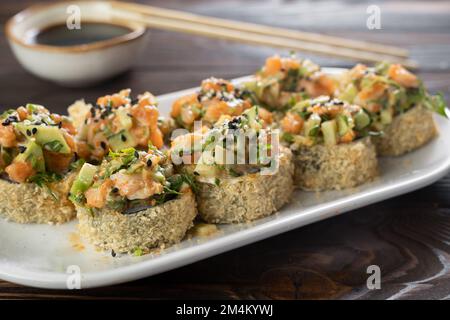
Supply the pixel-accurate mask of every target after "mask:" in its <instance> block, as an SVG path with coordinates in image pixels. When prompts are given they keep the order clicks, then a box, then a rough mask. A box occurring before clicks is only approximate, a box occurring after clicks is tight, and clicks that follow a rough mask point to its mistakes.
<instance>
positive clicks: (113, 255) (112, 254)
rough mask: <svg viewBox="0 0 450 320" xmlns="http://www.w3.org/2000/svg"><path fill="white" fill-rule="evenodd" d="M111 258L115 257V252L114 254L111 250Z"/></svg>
mask: <svg viewBox="0 0 450 320" xmlns="http://www.w3.org/2000/svg"><path fill="white" fill-rule="evenodd" d="M111 256H112V257H113V258H115V257H116V252H115V251H114V250H111Z"/></svg>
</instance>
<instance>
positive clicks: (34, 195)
mask: <svg viewBox="0 0 450 320" xmlns="http://www.w3.org/2000/svg"><path fill="white" fill-rule="evenodd" d="M74 177H75V175H73V174H72V175H70V176H67V177H65V178H64V180H62V181H60V182H56V183H52V184H51V185H50V186H49V187H50V188H51V190H52V191H53V193H54V195H55V196H56V197H57V199H55V198H54V197H53V196H52V195H51V194H50V192H48V191H47V190H46V189H44V188H41V187H39V186H38V185H36V184H35V183H13V182H10V181H7V180H0V203H1V207H0V215H1V216H3V217H5V218H6V219H8V220H11V221H14V222H17V223H48V224H61V223H64V222H67V221H70V220H72V219H73V218H75V216H76V211H75V207H74V206H73V204H72V203H71V202H70V201H69V200H68V198H67V196H68V193H69V190H70V185H71V183H72V181H73V179H74Z"/></svg>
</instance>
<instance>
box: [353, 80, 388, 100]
mask: <svg viewBox="0 0 450 320" xmlns="http://www.w3.org/2000/svg"><path fill="white" fill-rule="evenodd" d="M386 89H387V86H386V84H384V83H382V82H375V83H374V84H373V85H372V86H370V87H367V88H364V89H362V90H361V91H360V92H359V93H358V98H359V99H360V100H361V101H367V100H376V99H378V98H380V97H381V96H382V95H383V94H384V92H385V90H386Z"/></svg>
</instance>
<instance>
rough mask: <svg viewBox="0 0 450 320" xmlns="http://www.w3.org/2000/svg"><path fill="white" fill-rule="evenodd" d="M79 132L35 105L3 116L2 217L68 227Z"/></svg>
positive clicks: (0, 128) (0, 155)
mask: <svg viewBox="0 0 450 320" xmlns="http://www.w3.org/2000/svg"><path fill="white" fill-rule="evenodd" d="M75 133H76V131H75V128H74V127H73V125H72V123H71V122H70V121H69V119H68V118H67V117H63V116H60V115H58V114H52V113H50V112H49V111H48V110H47V109H46V108H44V107H43V106H40V105H36V104H27V105H26V106H25V107H19V108H17V109H11V110H7V111H5V112H4V113H3V114H2V115H1V116H0V172H1V178H0V215H1V216H3V217H6V218H7V219H10V220H12V221H15V222H18V223H50V224H54V223H63V222H66V221H69V220H71V219H72V218H74V217H75V208H74V207H73V205H72V203H71V202H70V201H69V200H68V199H67V195H68V192H69V189H70V185H71V182H72V180H73V177H74V174H73V173H72V172H74V171H75V170H76V169H77V165H78V164H79V162H78V161H76V159H77V156H76V152H77V145H76V142H75V140H74V135H75Z"/></svg>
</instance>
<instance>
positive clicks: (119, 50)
mask: <svg viewBox="0 0 450 320" xmlns="http://www.w3.org/2000/svg"><path fill="white" fill-rule="evenodd" d="M71 5H76V6H78V8H79V9H80V13H81V20H80V21H81V27H83V22H86V21H88V22H103V23H112V24H115V25H120V26H124V27H126V28H128V29H130V33H127V34H125V35H122V36H118V37H115V38H111V39H108V40H103V41H97V42H91V43H88V44H83V45H74V46H65V47H63V46H49V45H42V44H36V43H33V42H31V41H30V39H31V38H30V37H31V35H32V34H35V33H36V30H42V29H45V28H47V27H49V26H53V25H58V24H61V23H64V24H65V23H66V20H67V18H68V17H69V15H70V13H68V12H67V10H68V7H69V6H71ZM5 31H6V36H7V38H8V41H9V43H10V45H11V48H12V51H13V52H14V54H15V56H16V57H17V59H18V60H19V62H20V63H21V64H22V66H23V67H24V68H25V69H27V70H28V71H29V72H31V73H32V74H34V75H36V76H38V77H40V78H43V79H46V80H50V81H53V82H56V83H59V84H61V85H64V86H72V87H75V86H88V85H91V84H94V83H97V82H100V81H102V80H105V79H107V78H110V77H112V76H115V75H117V74H120V73H122V72H124V71H126V70H128V69H129V68H130V67H131V66H132V64H133V62H134V61H135V60H136V55H137V54H139V52H140V50H141V48H142V47H143V44H144V42H145V38H146V37H145V33H146V29H145V27H144V26H142V25H140V24H136V23H132V22H129V21H126V20H124V19H117V18H116V16H114V15H113V9H112V8H111V6H110V4H109V3H108V2H103V1H70V2H57V3H51V4H40V5H35V6H32V7H30V8H28V9H26V10H24V11H22V12H20V13H18V14H17V15H15V16H14V17H12V18H11V19H10V20H9V21H8V22H7V24H6V30H5Z"/></svg>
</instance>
